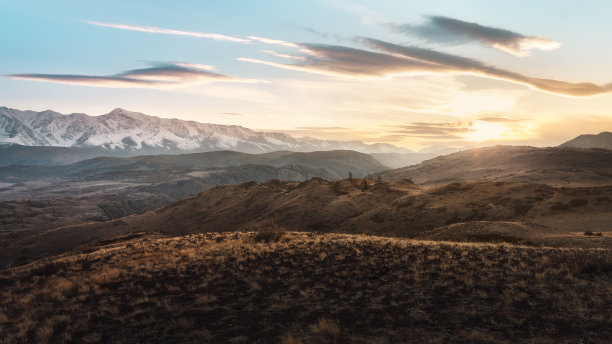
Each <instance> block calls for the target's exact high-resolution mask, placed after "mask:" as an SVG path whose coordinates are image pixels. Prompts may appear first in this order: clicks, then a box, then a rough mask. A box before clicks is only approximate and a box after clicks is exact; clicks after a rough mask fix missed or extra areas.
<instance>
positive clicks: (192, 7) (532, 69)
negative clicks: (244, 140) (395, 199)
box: [0, 0, 612, 149]
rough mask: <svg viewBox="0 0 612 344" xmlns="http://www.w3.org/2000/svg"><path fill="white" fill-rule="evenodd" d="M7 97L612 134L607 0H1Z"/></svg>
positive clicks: (252, 123) (424, 140) (469, 138)
mask: <svg viewBox="0 0 612 344" xmlns="http://www.w3.org/2000/svg"><path fill="white" fill-rule="evenodd" d="M0 13H2V21H0V43H1V44H2V48H1V49H2V53H1V54H0V75H3V77H1V78H0V106H7V107H13V108H17V109H21V110H26V109H30V110H37V111H41V110H46V109H52V110H54V111H58V112H62V113H71V112H84V113H87V114H90V115H101V114H104V113H108V112H110V111H111V110H112V109H114V108H117V107H121V108H125V109H128V110H132V111H138V112H143V113H146V114H149V115H155V116H160V117H173V118H180V119H185V120H195V121H199V122H208V123H219V124H237V125H242V126H245V127H248V128H251V129H255V130H267V131H282V132H286V133H289V134H291V135H294V136H297V137H301V136H312V137H318V138H331V139H341V140H348V139H357V140H361V141H364V142H369V143H373V142H387V143H392V144H395V145H397V146H402V147H406V148H411V149H420V148H423V147H428V146H451V147H471V146H485V145H493V144H521V145H525V144H528V145H536V146H549V145H558V144H560V143H562V142H564V141H566V140H568V139H571V138H573V137H575V136H577V135H580V134H584V133H599V132H601V131H612V67H611V65H610V61H612V44H610V33H612V21H610V14H611V13H612V2H610V1H604V0H602V1H580V2H578V1H518V0H515V1H503V2H502V1H456V0H449V1H435V0H430V1H401V2H400V1H390V0H389V1H384V0H380V1H345V0H335V1H334V0H327V1H325V0H320V1H287V0H278V1H271V0H270V1H268V0H266V1H172V2H171V1H162V0H148V1H144V0H143V1H125V0H121V1H115V0H105V1H77V0H74V1H42V0H41V1H32V0H4V1H1V2H0Z"/></svg>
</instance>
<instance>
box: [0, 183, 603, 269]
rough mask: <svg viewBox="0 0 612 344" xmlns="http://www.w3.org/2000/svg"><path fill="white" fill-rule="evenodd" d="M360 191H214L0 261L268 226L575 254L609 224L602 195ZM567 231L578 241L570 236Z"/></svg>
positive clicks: (457, 189) (37, 237)
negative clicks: (492, 240) (511, 240)
mask: <svg viewBox="0 0 612 344" xmlns="http://www.w3.org/2000/svg"><path fill="white" fill-rule="evenodd" d="M368 183H369V184H368V189H367V190H365V189H364V184H363V180H358V181H355V183H354V184H353V183H351V182H349V181H348V180H344V181H335V182H329V181H325V180H323V179H320V178H314V179H310V180H308V181H305V182H288V181H279V180H271V181H268V182H265V183H261V184H258V183H256V182H245V183H239V184H233V185H226V186H217V187H214V188H211V189H208V190H206V191H204V192H202V193H200V194H199V195H197V196H195V197H191V198H187V199H185V200H182V201H179V202H177V203H174V204H172V205H170V206H167V207H165V208H161V209H158V210H156V211H150V212H147V213H144V214H142V215H135V216H129V217H124V218H122V219H119V220H115V221H111V222H103V223H89V224H76V225H68V226H63V227H59V228H52V229H37V230H22V231H17V232H13V233H10V234H8V235H6V236H4V237H2V239H1V240H0V246H1V247H3V249H2V250H1V251H0V262H4V263H5V264H6V263H17V262H23V261H27V260H29V259H32V258H37V257H43V256H47V255H50V254H56V253H59V252H62V251H65V250H69V249H72V248H74V247H77V246H79V245H82V244H85V243H88V242H92V241H96V240H100V239H104V238H108V237H111V236H114V235H119V234H126V233H130V232H134V231H143V232H165V233H175V234H185V233H201V232H211V231H214V232H218V231H221V232H224V231H235V230H248V229H249V228H253V227H257V226H262V225H266V224H270V223H276V224H279V225H282V226H286V227H287V228H291V229H293V230H298V231H308V232H340V233H356V234H377V235H391V236H402V237H416V236H418V235H419V234H421V233H423V232H424V231H428V230H433V229H436V228H438V227H443V226H447V225H451V224H455V223H464V222H468V223H469V222H473V221H492V222H497V221H504V222H508V221H510V222H517V223H519V224H520V225H523V226H527V227H530V228H534V230H538V231H540V232H542V233H544V234H546V237H545V238H542V240H536V241H535V242H536V243H539V244H542V245H557V244H556V243H555V242H556V241H555V240H557V239H559V242H561V244H559V245H561V246H582V245H583V244H585V243H584V242H583V241H582V239H579V240H572V238H574V237H576V236H578V237H580V238H582V237H583V235H582V233H583V232H585V231H594V232H595V231H597V232H602V231H603V232H606V231H609V230H610V228H609V225H610V223H612V212H610V207H611V206H612V198H610V195H612V186H599V187H575V188H567V187H551V186H546V185H542V184H526V183H509V182H461V183H452V184H448V185H444V186H439V187H435V188H423V187H420V186H418V185H416V184H414V183H412V182H411V181H409V180H394V181H391V182H388V183H387V182H380V183H376V182H374V181H368ZM575 232H579V235H576V234H571V233H575ZM518 237H519V238H521V233H520V232H519V234H518ZM551 238H552V239H551ZM555 238H556V239H555ZM523 239H525V240H531V241H533V240H532V239H530V238H523ZM549 239H550V240H549ZM553 239H554V240H553ZM590 239H593V240H589V241H588V242H587V243H586V245H587V246H588V247H612V245H611V243H612V242H611V240H612V238H610V237H608V236H602V237H597V238H590Z"/></svg>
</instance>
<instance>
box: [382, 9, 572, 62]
mask: <svg viewBox="0 0 612 344" xmlns="http://www.w3.org/2000/svg"><path fill="white" fill-rule="evenodd" d="M390 25H391V26H392V27H393V28H394V29H395V30H397V31H400V32H403V33H408V34H413V35H416V36H418V37H420V38H422V39H424V40H427V41H431V42H442V43H465V42H469V41H476V42H479V43H481V44H484V45H486V46H489V47H491V48H494V49H498V50H501V51H504V52H506V53H509V54H512V55H516V56H521V57H522V56H528V55H529V52H530V51H531V50H533V49H539V50H554V49H557V48H559V47H560V46H561V44H560V43H559V42H556V41H554V40H552V39H550V38H546V37H539V36H525V35H522V34H520V33H516V32H513V31H509V30H505V29H500V28H496V27H490V26H483V25H480V24H477V23H471V22H467V21H463V20H458V19H453V18H449V17H442V16H429V17H427V22H426V23H425V24H422V25H412V24H404V25H398V24H390Z"/></svg>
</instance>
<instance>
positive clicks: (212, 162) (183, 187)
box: [0, 151, 386, 230]
mask: <svg viewBox="0 0 612 344" xmlns="http://www.w3.org/2000/svg"><path fill="white" fill-rule="evenodd" d="M385 169H386V167H385V166H383V165H381V164H380V163H379V162H378V161H376V160H375V159H373V158H372V157H371V156H369V155H367V154H363V153H358V152H353V151H326V152H311V153H292V152H272V153H266V154H247V153H240V152H232V151H219V152H208V153H194V154H183V155H154V156H139V157H130V158H111V157H100V158H95V159H90V160H85V161H81V162H77V163H74V164H70V165H63V166H5V167H0V226H1V227H2V228H3V229H5V230H22V229H26V228H34V227H36V226H42V225H55V226H57V225H60V224H62V223H70V222H78V221H104V220H110V219H115V218H119V217H122V216H127V215H131V214H140V213H143V212H145V211H147V210H153V209H156V208H159V207H163V206H166V205H168V204H171V203H172V202H175V201H178V200H181V199H183V198H185V197H188V196H191V195H196V194H198V193H199V192H201V191H203V190H205V189H208V188H211V187H214V186H217V185H223V184H233V183H239V182H244V181H257V182H264V181H266V180H270V179H283V180H294V181H302V180H306V179H310V178H313V177H321V178H326V179H339V178H343V177H345V176H347V174H348V172H349V171H352V173H353V174H354V175H355V176H358V177H361V176H364V175H366V174H369V173H373V172H377V171H382V170H385Z"/></svg>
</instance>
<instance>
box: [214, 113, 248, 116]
mask: <svg viewBox="0 0 612 344" xmlns="http://www.w3.org/2000/svg"><path fill="white" fill-rule="evenodd" d="M219 115H226V116H246V114H244V113H238V112H219Z"/></svg>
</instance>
